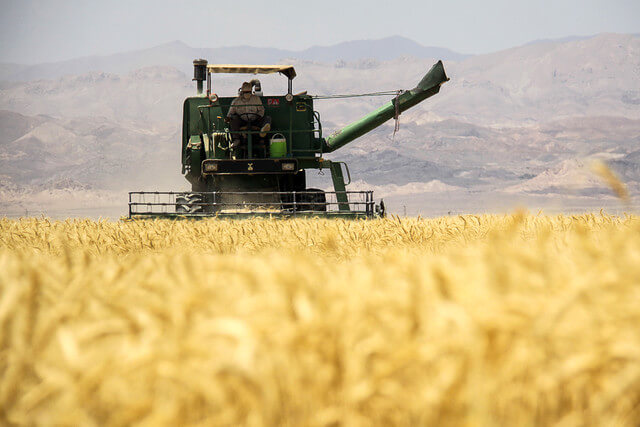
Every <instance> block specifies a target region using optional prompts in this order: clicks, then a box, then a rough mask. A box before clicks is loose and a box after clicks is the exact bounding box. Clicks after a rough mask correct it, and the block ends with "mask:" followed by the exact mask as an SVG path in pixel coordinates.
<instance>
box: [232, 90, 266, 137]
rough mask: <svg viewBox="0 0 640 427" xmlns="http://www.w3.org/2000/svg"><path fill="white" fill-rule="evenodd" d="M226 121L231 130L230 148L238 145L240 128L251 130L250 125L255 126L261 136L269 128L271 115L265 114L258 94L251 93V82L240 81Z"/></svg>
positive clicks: (264, 134)
mask: <svg viewBox="0 0 640 427" xmlns="http://www.w3.org/2000/svg"><path fill="white" fill-rule="evenodd" d="M227 121H228V122H229V125H230V128H231V132H232V134H231V138H232V143H231V148H236V147H239V146H240V144H241V140H242V138H241V135H240V133H239V131H241V130H245V129H249V130H251V127H252V126H256V127H258V128H259V129H260V137H261V138H264V137H265V136H266V132H269V131H270V130H271V117H270V116H265V114H264V107H263V106H262V101H261V100H260V97H259V96H257V95H254V94H253V93H252V86H251V83H249V82H244V83H242V87H241V88H240V95H239V96H238V97H237V98H236V99H234V100H233V101H232V102H231V107H230V108H229V112H228V113H227ZM243 128H244V129H243Z"/></svg>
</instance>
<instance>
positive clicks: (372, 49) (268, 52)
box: [0, 36, 469, 81]
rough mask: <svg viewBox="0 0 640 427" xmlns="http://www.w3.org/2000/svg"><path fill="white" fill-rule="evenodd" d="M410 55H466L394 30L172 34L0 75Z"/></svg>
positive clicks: (6, 69)
mask: <svg viewBox="0 0 640 427" xmlns="http://www.w3.org/2000/svg"><path fill="white" fill-rule="evenodd" d="M403 56H408V57H415V58H438V59H442V60H446V61H460V60H463V59H465V58H467V57H469V55H465V54H461V53H458V52H454V51H452V50H449V49H445V48H441V47H426V46H422V45H420V44H419V43H416V42H414V41H413V40H409V39H407V38H404V37H399V36H393V37H387V38H383V39H380V40H356V41H348V42H343V43H339V44H336V45H333V46H312V47H310V48H308V49H305V50H301V51H294V50H284V49H274V48H259V47H251V46H231V47H219V48H195V47H191V46H187V45H186V44H185V43H183V42H181V41H179V40H176V41H173V42H170V43H166V44H162V45H160V46H155V47H152V48H149V49H143V50H137V51H132V52H124V53H118V54H113V55H103V56H89V57H83V58H77V59H71V60H68V61H60V62H54V63H45V64H36V65H21V64H10V63H0V80H8V81H27V80H36V79H52V78H57V77H61V76H65V75H76V74H84V73H88V72H91V71H101V72H106V73H128V72H131V71H133V70H136V69H139V68H145V67H154V66H169V67H173V68H176V69H178V70H181V71H183V72H184V73H185V74H187V75H189V74H190V73H192V68H191V67H192V66H191V61H193V59H194V58H208V59H209V62H211V63H213V62H216V63H220V64H225V63H237V64H272V63H273V64H276V63H281V62H282V61H285V60H288V59H298V60H305V61H317V62H336V61H354V60H359V59H370V58H375V59H377V60H380V61H387V60H391V59H396V58H399V57H403Z"/></svg>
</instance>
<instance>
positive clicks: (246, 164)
mask: <svg viewBox="0 0 640 427" xmlns="http://www.w3.org/2000/svg"><path fill="white" fill-rule="evenodd" d="M193 65H194V78H193V80H195V81H196V86H197V94H196V96H193V97H189V98H187V99H186V100H185V101H184V107H183V122H182V173H183V174H184V175H185V178H186V179H187V181H189V183H190V184H191V191H190V192H132V193H129V216H130V217H145V216H168V217H174V216H178V217H199V216H212V215H215V216H234V217H237V216H256V215H262V216H305V215H313V216H340V217H351V218H373V217H376V216H381V215H384V205H383V204H382V203H381V204H380V205H378V204H376V203H375V202H374V200H373V192H372V191H347V190H346V185H348V184H349V183H350V181H351V177H350V173H349V168H348V166H347V165H346V164H345V163H343V162H340V161H335V160H329V159H326V158H324V154H325V153H330V152H333V151H335V150H337V149H338V148H340V147H343V146H344V145H346V144H348V143H350V142H352V141H354V140H355V139H357V138H359V137H361V136H363V135H365V134H366V133H368V132H370V131H372V130H373V129H375V128H377V127H378V126H380V125H382V124H383V123H385V122H386V121H388V120H390V119H392V118H394V117H396V118H397V117H398V115H399V114H400V113H402V112H403V111H405V110H407V109H409V108H411V107H413V106H415V105H417V104H418V103H420V102H422V101H424V100H425V99H427V98H429V97H430V96H433V95H435V94H437V93H438V92H439V91H440V86H441V85H442V84H443V83H445V82H447V81H448V80H449V79H448V77H447V75H446V73H445V70H444V66H443V65H442V62H441V61H438V62H437V63H436V64H435V65H434V66H433V67H432V68H431V69H430V70H429V72H427V73H426V75H425V76H424V77H423V78H422V80H420V82H419V83H418V84H417V86H416V87H415V88H413V89H410V90H405V91H399V92H398V93H397V94H396V96H394V97H393V99H392V100H391V101H389V102H388V103H386V104H385V105H383V106H382V107H380V108H378V109H377V110H375V111H373V112H372V113H370V114H367V115H366V116H364V117H362V118H361V119H359V120H357V121H355V122H353V123H351V124H349V125H347V126H345V127H344V128H343V129H341V130H339V131H337V132H335V133H333V134H332V135H330V136H329V137H327V138H324V137H323V135H322V124H321V122H320V114H319V113H318V112H317V111H316V110H315V108H314V99H315V97H314V96H311V95H308V94H307V93H306V92H301V93H298V94H294V93H293V89H292V88H293V79H294V78H295V77H296V72H295V70H294V67H293V66H290V65H219V64H208V62H207V61H206V60H203V59H197V60H194V61H193ZM219 73H244V74H272V73H280V74H282V75H284V76H285V77H287V79H288V85H287V93H286V94H284V95H264V94H263V93H262V88H261V84H260V81H259V80H257V79H253V80H251V81H250V84H251V87H252V92H253V94H254V95H257V96H258V97H259V99H260V102H261V105H262V106H263V107H264V108H265V114H266V115H268V116H269V117H270V118H271V129H270V130H268V131H266V132H265V131H264V129H261V128H260V127H257V126H253V125H251V121H249V125H247V126H244V127H242V128H240V129H239V130H231V128H230V126H229V123H228V122H229V121H228V120H227V119H226V118H227V113H228V111H229V108H230V106H231V103H232V102H233V100H234V99H235V97H233V96H231V97H221V96H218V95H216V94H215V93H214V92H213V91H212V75H215V74H219ZM205 82H206V85H207V86H206V91H205V89H204V83H205ZM234 137H235V138H234ZM234 139H235V140H236V143H235V144H234V143H233V141H234ZM237 141H241V143H240V144H237ZM309 169H317V170H320V171H325V170H326V171H329V172H330V174H331V178H332V182H333V191H326V192H325V191H322V190H319V189H313V188H308V187H307V180H306V171H307V170H309ZM345 176H346V178H347V181H346V182H345Z"/></svg>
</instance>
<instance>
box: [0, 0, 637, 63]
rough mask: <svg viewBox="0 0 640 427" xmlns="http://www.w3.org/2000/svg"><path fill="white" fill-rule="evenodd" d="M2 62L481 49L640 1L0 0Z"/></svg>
mask: <svg viewBox="0 0 640 427" xmlns="http://www.w3.org/2000/svg"><path fill="white" fill-rule="evenodd" d="M0 4H1V5H2V6H1V7H2V9H1V13H0V62H21V63H39V62H48V61H57V60H63V59H70V58H74V57H79V56H88V55H104V54H110V53H116V52H122V51H128V50H135V49H141V48H146V47H152V46H155V45H158V44H162V43H166V42H169V41H173V40H182V41H183V42H185V43H187V44H188V45H190V46H193V47H221V46H234V45H251V46H262V47H278V48H283V49H292V50H300V49H304V48H307V47H310V46H313V45H331V44H335V43H339V42H342V41H347V40H359V39H376V38H383V37H387V36H391V35H401V36H405V37H408V38H410V39H413V40H415V41H417V42H419V43H420V44H423V45H425V46H440V47H447V48H450V49H453V50H455V51H458V52H462V53H486V52H491V51H496V50H500V49H504V48H508V47H512V46H516V45H520V44H523V43H526V42H528V41H531V40H535V39H543V38H559V37H564V36H569V35H590V34H595V33H601V32H618V33H640V0H607V1H600V0H523V1H518V0H485V1H456V0H449V1H437V2H436V1H426V0H411V1H409V0H391V1H384V2H383V1H379V2H378V1H374V0H368V1H359V0H357V1H351V0H319V1H313V0H309V1H301V0H272V1H266V0H262V1H254V0H240V1H238V0H227V1H218V0H208V1H198V0H185V1H176V0H153V1H135V0H128V1H121V0H112V1H110V0H99V1H93V0H59V1H52V0H21V1H18V0H0Z"/></svg>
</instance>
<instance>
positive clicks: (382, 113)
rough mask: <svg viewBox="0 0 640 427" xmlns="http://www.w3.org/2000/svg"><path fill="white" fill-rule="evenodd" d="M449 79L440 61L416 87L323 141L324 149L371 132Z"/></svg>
mask: <svg viewBox="0 0 640 427" xmlns="http://www.w3.org/2000/svg"><path fill="white" fill-rule="evenodd" d="M448 81H449V78H448V77H447V74H446V73H445V71H444V66H443V65H442V61H438V62H437V63H436V64H435V65H434V66H433V67H431V70H429V72H428V73H427V74H425V76H424V77H423V78H422V80H420V83H418V85H417V86H416V87H414V88H413V89H411V90H407V91H404V92H401V93H400V94H399V95H398V96H397V97H396V98H394V99H392V100H391V101H389V102H387V103H386V104H385V105H383V106H382V107H380V108H378V109H377V110H375V111H373V112H372V113H369V114H367V115H366V116H364V117H362V118H361V119H359V120H357V121H355V122H353V123H351V124H349V125H347V126H345V127H344V128H343V129H341V130H339V131H337V132H336V133H334V134H333V135H331V136H329V137H328V138H327V139H326V140H325V141H324V142H323V145H322V151H324V152H326V153H330V152H332V151H335V150H337V149H338V148H340V147H342V146H344V145H347V144H348V143H350V142H351V141H353V140H355V139H357V138H359V137H361V136H362V135H364V134H366V133H368V132H371V131H372V130H373V129H375V128H377V127H378V126H380V125H382V124H383V123H384V122H386V121H387V120H389V119H391V118H393V117H395V116H396V114H400V113H402V112H403V111H405V110H408V109H409V108H411V107H413V106H415V105H417V104H419V103H420V102H422V101H424V100H425V99H427V98H429V97H431V96H433V95H435V94H437V93H438V92H439V91H440V86H441V85H442V84H443V83H446V82H448ZM396 103H397V107H396Z"/></svg>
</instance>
